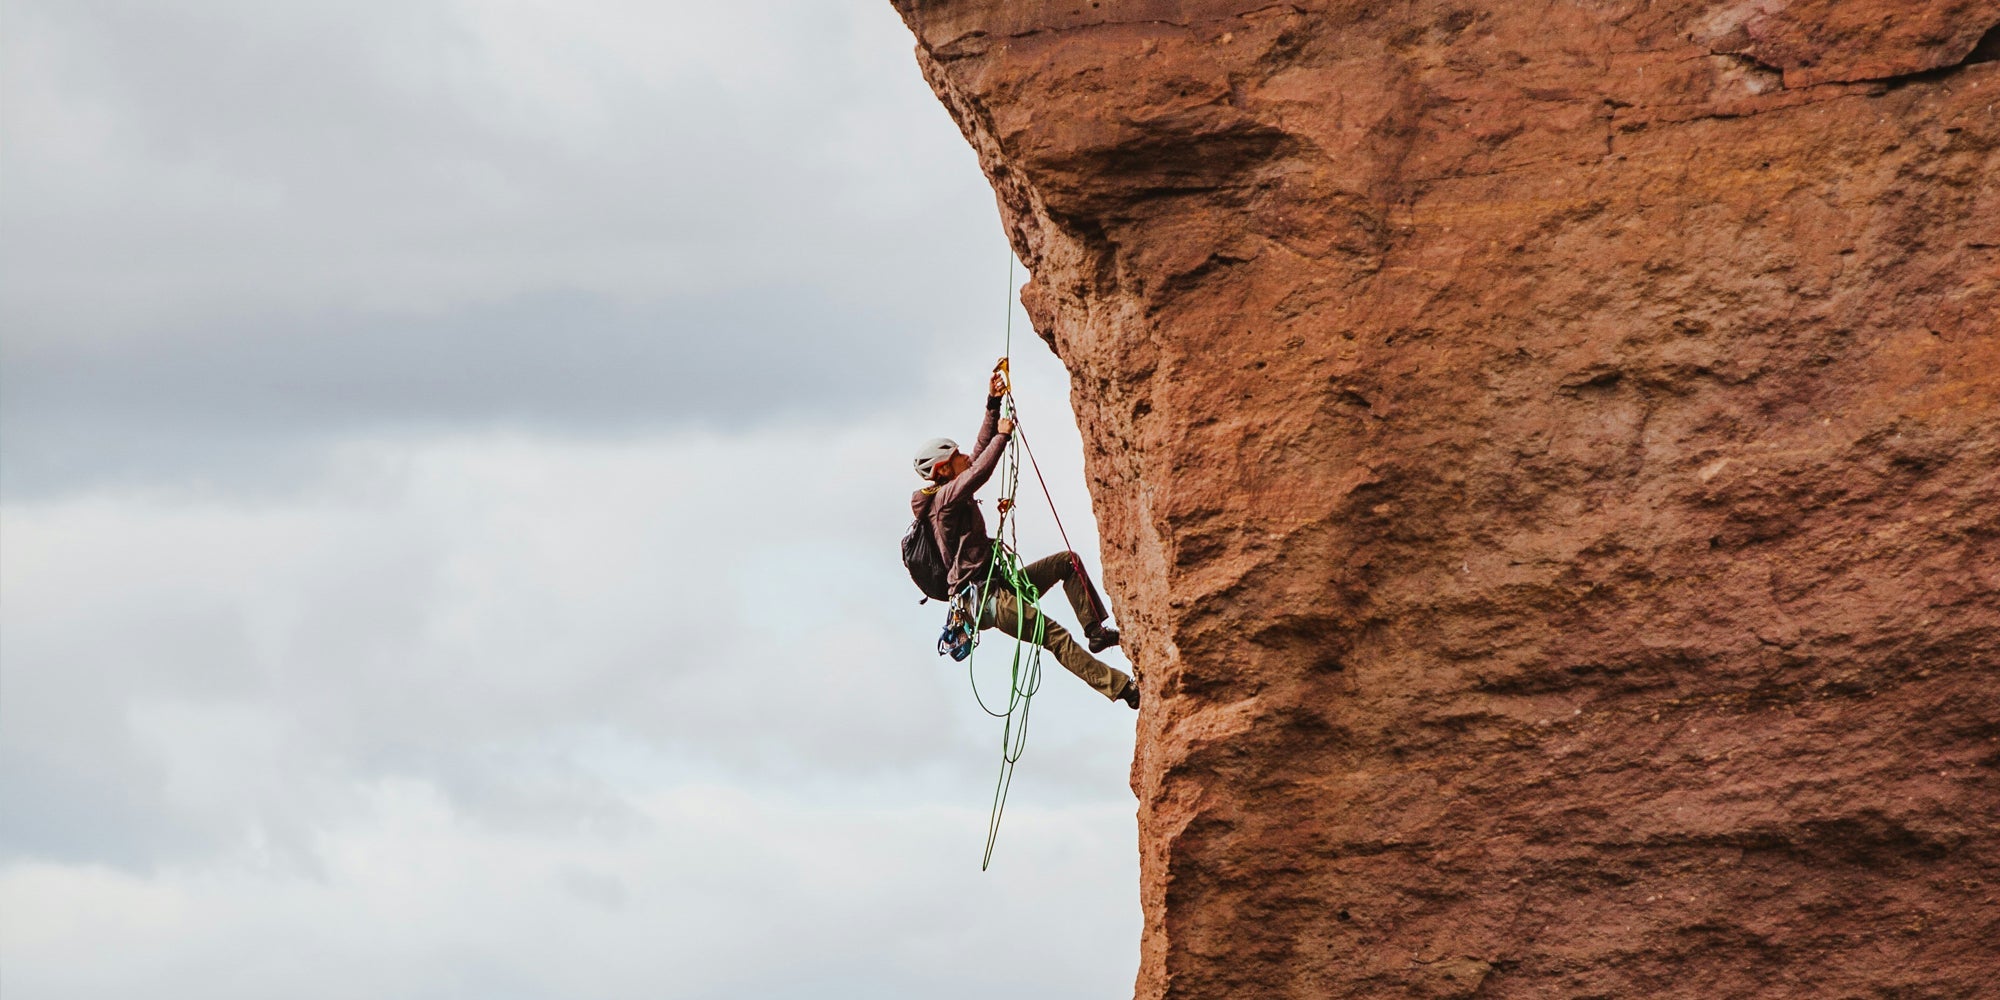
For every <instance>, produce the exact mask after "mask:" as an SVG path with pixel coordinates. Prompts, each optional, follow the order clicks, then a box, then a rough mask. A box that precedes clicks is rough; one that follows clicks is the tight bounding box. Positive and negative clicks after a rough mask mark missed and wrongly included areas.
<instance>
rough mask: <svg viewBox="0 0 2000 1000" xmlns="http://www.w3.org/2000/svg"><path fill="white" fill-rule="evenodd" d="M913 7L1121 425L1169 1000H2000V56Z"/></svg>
mask: <svg viewBox="0 0 2000 1000" xmlns="http://www.w3.org/2000/svg"><path fill="white" fill-rule="evenodd" d="M896 3H897V6H898V8H899V9H900V10H901V12H902V14H903V16H904V19H905V20H906V22H907V23H908V24H909V26H910V28H911V30H912V31H913V32H914V33H915V35H916V37H917V40H918V45H917V54H918V60H919V62H920V63H921V65H922V68H923V71H924V73H925V75H926V76H927V78H928V79H929V81H930V83H931V85H932V87H933V88H934V89H935V90H936V92H937V94H938V96H939V98H940V99H941V100H942V101H943V102H944V104H945V105H946V106H947V107H948V108H949V109H950V111H951V113H952V114H953V115H954V116H956V118H957V120H958V121H959V123H960V125H961V127H962V128H963V130H964V132H965V134H966V137H967V138H968V140H969V141H970V142H971V143H972V144H973V146H974V147H975V148H976V149H977V150H978V153H979V156H980V159H981V162H982V164H983V166H984V168H985V170H986V172H987V174H988V176H989V177H990V178H991V180H992V183H993V186H994V189H995V191H996V192H997V194H998V197H999V202H1000V206H1001V210H1002V214H1003V216H1004V218H1005V220H1006V223H1007V226H1008V228H1009V232H1010V234H1011V237H1012V239H1013V243H1014V246H1015V248H1016V249H1017V250H1018V251H1019V252H1020V254H1021V255H1022V257H1023V258H1024V259H1025V260H1026V261H1027V262H1028V264H1029V266H1030V269H1031V272H1032V275H1033V279H1032V281H1031V282H1030V283H1029V284H1028V285H1027V287H1026V288H1025V289H1024V290H1023V296H1024V299H1025V301H1026V302H1027V304H1028V307H1029V309H1030V311H1031V313H1032V315H1033V316H1034V318H1035V321H1036V326H1037V328H1038V329H1039V330H1040V331H1041V333H1042V335H1043V336H1044V337H1045V338H1046V339H1047V340H1048V341H1049V343H1050V345H1051V346H1052V347H1053V348H1054V350H1055V351H1056V352H1057V353H1058V354H1060V355H1061V356H1062V358H1063V360H1064V361H1065V362H1066V364H1067V365H1068V368H1069V370H1070V372H1071V375H1072V378H1073V385H1072V390H1073V401H1074V404H1075V409H1076V413H1077V417H1078V419H1079V420H1080V421H1081V423H1082V426H1083V429H1084V438H1085V441H1086V451H1087V454H1086V462H1087V468H1088V470H1089V475H1090V478H1091V488H1092V490H1093V493H1094V496H1095V498H1096V505H1097V515H1098V519H1099V525H1100V527H1101V529H1102V535H1103V538H1104V552H1103V556H1104V561H1105V564H1106V566H1105V577H1106V579H1107V582H1108V585H1109V590H1110V593H1111V595H1112V599H1113V602H1114V605H1115V608H1116V610H1117V613H1118V617H1119V619H1120V620H1121V621H1122V623H1123V625H1124V628H1125V636H1126V643H1127V646H1128V651H1129V652H1130V654H1131V655H1132V658H1133V661H1134V663H1135V664H1136V665H1137V667H1138V668H1139V670H1140V672H1141V675H1142V683H1143V689H1144V691H1145V697H1146V699H1147V702H1146V705H1145V708H1144V711H1143V712H1142V713H1141V718H1140V740H1139V748H1138V754H1137V758H1136V760H1135V762H1134V765H1133V772H1132V774H1133V787H1134V789H1135V790H1136V791H1137V792H1138V794H1139V798H1140V807H1139V844H1140V850H1141V857H1142V866H1141V867H1142V873H1143V885H1142V899H1143V903H1144V907H1145V915H1146V925H1145V934H1144V938H1143V941H1142V945H1141V948H1142V964H1141V971H1140V974H1139V980H1138V983H1137V994H1138V996H1139V997H1142V998H1156V997H1174V998H1221V997H1482V998H1487V997H1492V998H1502V997H1506V998H1514V997H1520V998H1526V997H1535V998H1550V997H1564V998H1583V997H1604V998H1614V997H1616V998H1624V997H1640V996H1644V997H1654V998H1664V997H1675V998H1679V997H1685V998H1690V1000H1693V998H1703V1000H1708V998H1718V997H1814V998H1822V997H1824V998H1836V997H1870V998H1875V997H1881V998H1890V997H1895V998H1919V997H1923V998H1932V997H1936V998H1943V997H1966V998H1971V997H1994V996H2000V318H1996V317H2000V153H1996V149H2000V61H1995V60H1996V59H1997V58H2000V38H1996V34H1995V31H1994V28H1995V25H1996V23H2000V5H1996V4H1995V3H1994V2H1993V0H1901V2H1888V0H1792V2H1787V0H1743V2H1730V3H1723V2H1702V0H1560V2H1553V0H1552V2H1535V3H1486V4H1476V3H1453V2H1431V0H1407V2H1390V3H1379V2H1359V0H1299V2H1295V3H1263V2H1225V0H1187V2H1169V0H1099V2H1090V0H1063V2H1045V0H896Z"/></svg>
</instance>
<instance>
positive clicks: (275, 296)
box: [0, 0, 1003, 494]
mask: <svg viewBox="0 0 2000 1000" xmlns="http://www.w3.org/2000/svg"><path fill="white" fill-rule="evenodd" d="M473 13H474V12H472V11H469V10H467V9H465V8H460V7H456V6H453V5H446V4H441V3H416V4H404V3H396V4H376V5H365V4H364V5H353V4H341V5H332V4H326V5H321V4H303V5H296V6H295V5H284V6H282V7H273V6H271V5H268V4H236V3H226V2H220V0H211V2H209V3H204V4H192V5H189V4H183V5H174V6H172V7H168V8H161V7H158V6H157V5H149V4H128V3H110V2H82V3H64V4H39V3H26V4H20V5H16V6H15V7H14V8H12V9H10V32H9V33H8V34H7V35H6V36H5V38H4V40H0V46H4V50H0V66H4V69H0V72H4V73H5V74H6V76H5V78H4V82H5V85H6V86H5V90H4V99H5V101H6V107H5V109H4V111H5V113H6V115H7V117H8V119H9V122H10V142H9V143H8V144H6V146H5V147H4V148H0V172H4V173H5V174H6V175H7V176H8V178H9V183H8V184H7V185H6V186H5V187H4V188H0V265H4V266H0V275H4V278H0V324H4V326H5V327H6V329H7V330H8V336H7V337H6V338H5V340H4V341H0V379H4V382H0V408H4V409H0V433H5V435H6V438H5V440H4V441H0V446H3V447H4V448H5V449H6V451H7V453H8V455H9V456H10V461H9V462H8V468H7V470H6V472H7V475H6V478H5V480H4V483H0V485H4V486H5V488H6V489H8V490H10V491H15V492H20V491H26V492H27V493H29V494H39V493H42V492H46V491H48V490H52V489H63V488H73V487H79V486H84V485H88V484H90V483H92V482H97V481H103V480H107V479H108V480H112V481H129V480H131V479H133V478H135V477H139V478H153V479H172V478H174V477H176V476H179V477H182V478H189V477H216V476H220V477H224V478H227V477H228V476H230V475H232V474H243V473H245V472H246V470H247V471H249V472H261V471H270V470H273V469H277V470H284V469H286V462H287V459H288V456H289V455H290V454H291V453H294V452H296V451H298V450H299V449H302V448H313V447H317V446H320V445H322V444H324V443H325V441H326V440H327V439H328V438H329V437H330V436H333V435H338V434H340V433H346V432H351V431H354V430H355V429H357V428H365V427H367V426H370V425H382V424H391V423H398V422H403V421H416V422H422V423H429V424H467V425H490V424H495V423H512V424H524V425H531V426H538V427H542V428H545V429H552V430H560V431H564V432H579V431H580V432H585V433H589V432H594V431H610V432H618V431H629V430H632V429H643V428H645V427H648V426H657V425H659V424H662V423H673V422H711V423H722V424H734V425H741V424H743V423H746V422H754V421H756V420H769V419H783V418H785V417H787V416H789V415H791V414H792V413H794V412H796V411H797V410H798V409H800V408H813V409H824V410H833V411H838V412H853V411H854V409H855V408H856V407H860V406H862V405H863V404H866V403H868V402H869V401H872V400H879V399H881V398H883V396H884V394H885V393H888V392H892V391H894V390H895V389H896V388H898V387H901V386H906V385H907V384H908V380H909V379H910V378H912V377H913V376H914V374H915V373H916V371H917V370H918V368H919V367H920V366H921V365H922V363H923V362H924V361H925V360H927V358H926V357H925V356H924V355H925V354H926V353H927V351H926V349H925V348H922V347H920V346H917V347H915V348H914V349H913V345H921V344H923V343H925V342H926V340H927V339H928V337H929V335H930V334H931V332H932V328H933V327H934V325H935V324H936V323H937V322H938V320H939V318H940V317H951V316H962V315H965V313H966V308H965V303H967V302H968V301H978V302H981V303H982V304H984V303H986V302H991V303H992V306H994V307H997V305H998V298H997V296H996V295H995V292H996V291H997V288H998V285H997V282H995V281H991V280H989V279H988V278H987V276H986V275H985V274H984V273H981V272H980V271H970V272H969V271H967V270H966V269H965V268H964V267H963V266H962V265H960V264H959V263H958V261H960V260H963V259H964V258H966V257H968V256H974V257H977V256H987V257H992V258H993V262H994V263H995V264H998V263H999V261H1000V260H1001V259H1003V258H1000V257H999V256H998V254H997V252H998V249H999V247H998V241H997V239H995V238H994V234H993V232H992V228H991V225H990V221H991V217H992V216H991V201H990V196H988V195H986V193H985V192H984V190H983V188H982V187H981V186H980V185H979V179H978V177H977V175H976V173H975V172H972V171H970V170H968V169H967V168H968V167H969V165H970V162H971V159H970V154H969V152H968V151H967V150H965V149H964V147H963V144H962V143H961V142H959V141H958V140H957V138H956V137H955V135H953V134H952V133H951V131H950V130H949V128H948V126H947V127H945V128H931V129H923V130H913V129H910V128H908V127H907V122H908V120H909V119H910V117H911V116H913V115H916V116H926V117H929V118H931V119H932V120H933V121H935V122H937V123H939V124H942V122H943V115H942V112H941V111H939V110H938V109H937V108H936V107H935V103H934V102H933V101H931V99H930V97H929V95H928V93H927V92H926V91H925V90H924V88H923V86H922V83H921V81H920V80H919V79H918V78H917V77H916V75H915V74H914V73H913V72H911V70H910V67H909V65H908V62H907V60H906V59H903V58H898V59H896V60H893V61H885V60H883V59H881V58H880V56H881V54H882V49H881V48H880V46H882V45H884V44H893V45H894V47H895V48H894V49H892V50H891V51H894V50H897V49H902V48H904V46H905V45H906V42H905V40H904V39H903V38H902V37H900V26H899V25H896V24H895V23H894V18H893V16H890V15H887V14H883V13H881V12H876V16H874V17H872V18H857V17H855V16H853V15H854V12H851V11H842V10H839V9H837V8H833V7H829V6H827V5H815V4H793V5H789V6H786V7H782V8H779V7H773V8H768V9H766V8H744V9H740V10H739V9H735V8H730V9H727V10H723V11H713V10H711V11H705V12H704V11H694V10H690V9H663V8H659V7H657V5H640V4H623V3H609V2H607V3H605V4H601V5H595V6H582V7H577V8H575V9H573V10H568V11H565V13H564V15H563V16H560V17H557V16H553V15H551V14H549V13H548V12H543V11H538V10H537V9H536V8H532V7H506V8H494V9H487V10H479V11H477V12H476V13H477V16H471V15H472V14H473ZM744 32H753V34H748V35H746V34H744ZM829 39H837V40H846V41H847V42H849V44H846V45H842V44H827V41H828V40H829ZM864 42H865V43H866V44H862V43H864ZM947 179H948V180H947ZM862 289H868V291H866V292H862V291H861V290H862ZM989 311H990V309H979V310H977V314H980V315H983V314H986V313H987V312H989Z"/></svg>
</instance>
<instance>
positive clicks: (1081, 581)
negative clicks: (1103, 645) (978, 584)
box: [979, 552, 1132, 699]
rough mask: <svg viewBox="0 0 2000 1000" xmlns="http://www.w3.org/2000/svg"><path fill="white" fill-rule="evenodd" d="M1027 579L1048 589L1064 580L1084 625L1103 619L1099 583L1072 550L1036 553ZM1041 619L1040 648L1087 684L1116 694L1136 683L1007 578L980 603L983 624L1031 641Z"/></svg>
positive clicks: (1025, 569) (1111, 695)
mask: <svg viewBox="0 0 2000 1000" xmlns="http://www.w3.org/2000/svg"><path fill="white" fill-rule="evenodd" d="M1021 571H1022V572H1023V574H1025V575H1026V576H1027V578H1028V582H1030V583H1033V584H1034V585H1035V590H1036V591H1038V592H1040V593H1043V594H1046V593H1048V592H1049V588H1051V587H1053V586H1055V585H1056V584H1057V583H1061V584H1062V587H1063V596H1064V597H1067V598H1069V606H1070V610H1072V611H1075V612H1076V617H1077V620H1078V621H1079V622H1081V623H1083V625H1085V626H1086V627H1087V626H1091V625H1101V624H1103V623H1104V614H1105V612H1104V599H1103V598H1102V597H1099V596H1098V595H1097V588H1096V587H1094V586H1092V585H1091V583H1090V577H1089V576H1087V575H1085V574H1084V573H1083V572H1082V571H1081V570H1080V568H1079V567H1078V564H1077V561H1076V559H1075V558H1074V557H1073V556H1071V554H1070V553H1068V552H1058V553H1056V554H1055V555H1052V556H1049V557H1048V558H1046V559H1037V560H1035V561H1034V562H1031V563H1029V564H1027V565H1026V566H1023V567H1021ZM1036 622H1040V623H1041V627H1042V648H1043V649H1046V650H1048V651H1049V652H1051V653H1054V654H1056V660H1057V662H1059V663H1061V664H1062V665H1063V667H1064V669H1067V670H1068V671H1069V672H1070V673H1072V674H1075V675H1077V676H1078V677H1081V678H1083V682H1084V683H1085V684H1088V685H1090V686H1091V687H1093V688H1096V689H1097V691H1098V693H1099V694H1102V695H1103V696H1105V697H1106V698H1114V699H1115V698H1117V697H1118V696H1119V695H1122V694H1124V693H1125V689H1126V688H1127V687H1130V686H1131V685H1132V678H1130V677H1127V676H1126V675H1125V672H1124V671H1122V670H1117V669H1114V668H1112V667H1110V666H1107V665H1106V664H1105V663H1104V662H1103V661H1101V660H1099V659H1098V658H1097V657H1095V656H1092V655H1090V651H1089V650H1087V649H1085V648H1084V647H1082V646H1079V645H1077V642H1076V640H1075V639H1073V638H1071V637H1070V634H1069V630H1068V629H1065V628H1063V627H1062V626H1061V625H1058V624H1056V623H1055V622H1054V621H1053V620H1051V619H1050V618H1049V617H1048V616H1047V615H1044V614H1042V613H1041V611H1040V610H1039V609H1038V608H1036V607H1035V606H1034V605H1033V604H1029V603H1028V602H1026V601H1023V600H1021V599H1020V598H1019V597H1018V596H1017V595H1015V593H1014V592H1013V591H1011V590H1009V589H1007V587H1006V586H1005V585H1004V584H1001V583H999V582H998V581H996V582H994V584H993V587H992V592H991V593H989V594H987V595H986V600H984V601H983V602H981V603H980V606H979V627H980V628H981V629H989V628H997V629H999V630H1000V631H1002V632H1005V633H1007V634H1008V635H1011V636H1013V637H1014V638H1016V639H1026V640H1028V641H1030V642H1032V641H1034V638H1035V624H1036Z"/></svg>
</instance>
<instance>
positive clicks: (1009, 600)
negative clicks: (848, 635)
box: [910, 371, 1139, 708]
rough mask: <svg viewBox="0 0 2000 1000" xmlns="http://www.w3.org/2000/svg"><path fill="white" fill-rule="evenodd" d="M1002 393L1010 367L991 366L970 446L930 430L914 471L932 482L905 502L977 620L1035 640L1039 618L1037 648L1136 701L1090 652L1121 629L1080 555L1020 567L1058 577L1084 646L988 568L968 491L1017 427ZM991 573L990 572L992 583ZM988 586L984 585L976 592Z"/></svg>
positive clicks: (1040, 585) (1135, 690) (1108, 691)
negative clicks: (1111, 624) (1112, 624)
mask: <svg viewBox="0 0 2000 1000" xmlns="http://www.w3.org/2000/svg"><path fill="white" fill-rule="evenodd" d="M1006 393H1007V375H1006V373H1005V372H1004V371H995V372H994V373H993V379H992V381H991V382H990V383H988V385H987V395H986V417H985V419H984V420H983V421H981V422H980V425H979V437H978V439H977V440H976V441H975V442H974V443H973V446H972V454H971V455H970V456H968V455H966V454H965V453H964V452H962V451H960V450H958V443H957V442H955V441H953V440H951V439H950V438H932V439H931V440H929V441H926V442H924V445H923V447H921V448H919V449H917V457H916V462H915V465H916V470H917V475H919V476H922V477H923V478H925V479H927V480H929V481H930V485H928V486H925V487H924V488H923V489H920V490H918V491H917V492H916V493H914V494H912V495H911V496H910V509H911V512H912V513H914V514H915V515H916V518H917V522H918V523H919V524H928V525H929V526H930V529H931V532H932V537H934V538H935V539H936V540H937V544H938V550H939V552H940V553H941V554H942V555H943V557H944V565H945V571H946V574H947V579H948V582H949V585H950V593H952V594H961V593H963V592H964V591H965V588H967V587H968V586H970V587H972V588H973V594H972V595H971V596H970V599H971V601H972V603H973V605H974V606H976V607H977V608H978V616H979V626H978V627H979V628H980V629H981V630H982V631H983V630H985V629H989V628H997V629H999V630H1000V631H1002V632H1005V633H1007V634H1008V635H1011V636H1013V637H1015V638H1017V639H1027V640H1029V641H1033V638H1034V635H1035V625H1036V622H1037V620H1038V619H1039V620H1040V622H1041V624H1042V648H1044V649H1046V650H1048V651H1049V652H1051V653H1054V654H1055V656H1056V659H1057V660H1058V661H1059V662H1061V663H1062V665H1063V666H1064V667H1065V668H1066V669H1068V670H1069V672H1070V673H1073V674H1075V675H1077V676H1078V677H1081V678H1083V681H1084V683H1086V684H1089V685H1090V686H1091V687H1093V688H1096V689H1097V690H1098V692H1099V693H1101V694H1103V695H1104V696H1105V697H1106V698H1109V699H1111V700H1113V701H1122V702H1124V703H1125V704H1127V705H1129V706H1131V707H1132V708H1138V707H1139V685H1138V684H1137V683H1135V682H1134V681H1133V680H1132V678H1131V677H1129V676H1127V675H1126V674H1125V673H1124V672H1123V671H1121V670H1117V669H1115V668H1113V667H1110V666H1108V665H1106V664H1105V663H1104V662H1103V661H1101V660H1099V659H1098V658H1097V657H1095V656H1092V655H1091V653H1098V652H1102V651H1104V650H1106V649H1109V648H1111V647H1112V646H1116V645H1118V630H1117V629H1113V628H1107V627H1106V626H1105V624H1104V618H1105V611H1104V599H1103V598H1102V597H1100V596H1099V595H1098V593H1097V588H1096V587H1095V586H1093V585H1092V584H1091V582H1090V576H1089V575H1088V574H1087V573H1085V572H1084V569H1083V561H1082V560H1080V559H1078V558H1077V556H1076V553H1074V552H1058V553H1056V554H1055V555H1052V556H1049V557H1047V558H1045V559H1038V560H1036V561H1034V562H1031V563H1029V564H1027V565H1026V566H1024V567H1022V573H1023V575H1025V576H1026V577H1027V578H1028V580H1029V582H1031V583H1033V584H1034V585H1035V589H1036V590H1037V591H1038V592H1040V593H1044V594H1046V593H1048V591H1049V588H1050V587H1053V586H1055V585H1056V583H1057V582H1061V583H1062V585H1063V595H1064V596H1066V597H1068V598H1069V606H1070V608H1071V609H1072V610H1074V611H1075V612H1076V617H1077V620H1078V621H1080V622H1082V623H1083V636H1084V639H1085V640H1086V641H1088V642H1089V643H1090V650H1089V652H1085V651H1084V649H1083V647H1081V646H1078V645H1077V644H1076V640H1075V639H1073V638H1071V637H1070V634H1069V632H1068V631H1067V630H1066V629H1064V628H1063V627H1062V626H1061V625H1058V624H1056V623H1055V622H1054V621H1051V620H1049V618H1048V617H1047V616H1046V615H1043V614H1041V612H1040V610H1039V609H1038V608H1037V607H1036V606H1035V605H1034V604H1033V603H1032V602H1027V601H1024V600H1022V598H1021V595H1019V594H1016V593H1015V592H1014V591H1013V590H1012V589H1010V588H1009V587H1008V586H1007V585H1006V584H1005V583H1004V582H1002V581H1001V580H1000V579H999V578H998V577H996V576H994V575H993V574H992V572H991V570H992V563H993V538H992V536H990V535H988V534H987V532H986V516H985V514H983V513H982V512H981V511H980V509H979V501H978V500H977V499H976V498H975V497H974V496H973V494H975V493H977V492H978V491H979V489H980V487H982V486H985V485H986V481H987V480H988V479H990V478H992V476H993V470H994V469H995V468H996V467H998V466H999V464H1000V455H1001V453H1002V452H1003V451H1005V450H1006V448H1007V442H1008V440H1009V439H1010V438H1011V437H1012V436H1013V433H1014V421H1013V420H1011V419H1009V418H1007V417H1003V416H1001V415H1000V400H1001V398H1002V397H1003V396H1005V395H1006ZM989 577H992V579H991V581H990V587H989ZM982 587H987V588H988V592H986V593H983V594H982V593H979V588H982Z"/></svg>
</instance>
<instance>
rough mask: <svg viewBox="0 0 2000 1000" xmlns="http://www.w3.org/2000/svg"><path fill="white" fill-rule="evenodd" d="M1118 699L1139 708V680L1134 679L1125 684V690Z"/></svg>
mask: <svg viewBox="0 0 2000 1000" xmlns="http://www.w3.org/2000/svg"><path fill="white" fill-rule="evenodd" d="M1118 700H1119V701H1122V702H1124V703H1125V704H1126V705H1129V706H1131V707H1132V708H1133V709H1134V710H1137V709H1138V707H1139V682H1138V681H1137V680H1134V681H1133V682H1132V683H1130V684H1127V685H1125V691H1124V693H1122V694H1120V695H1119V696H1118Z"/></svg>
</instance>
